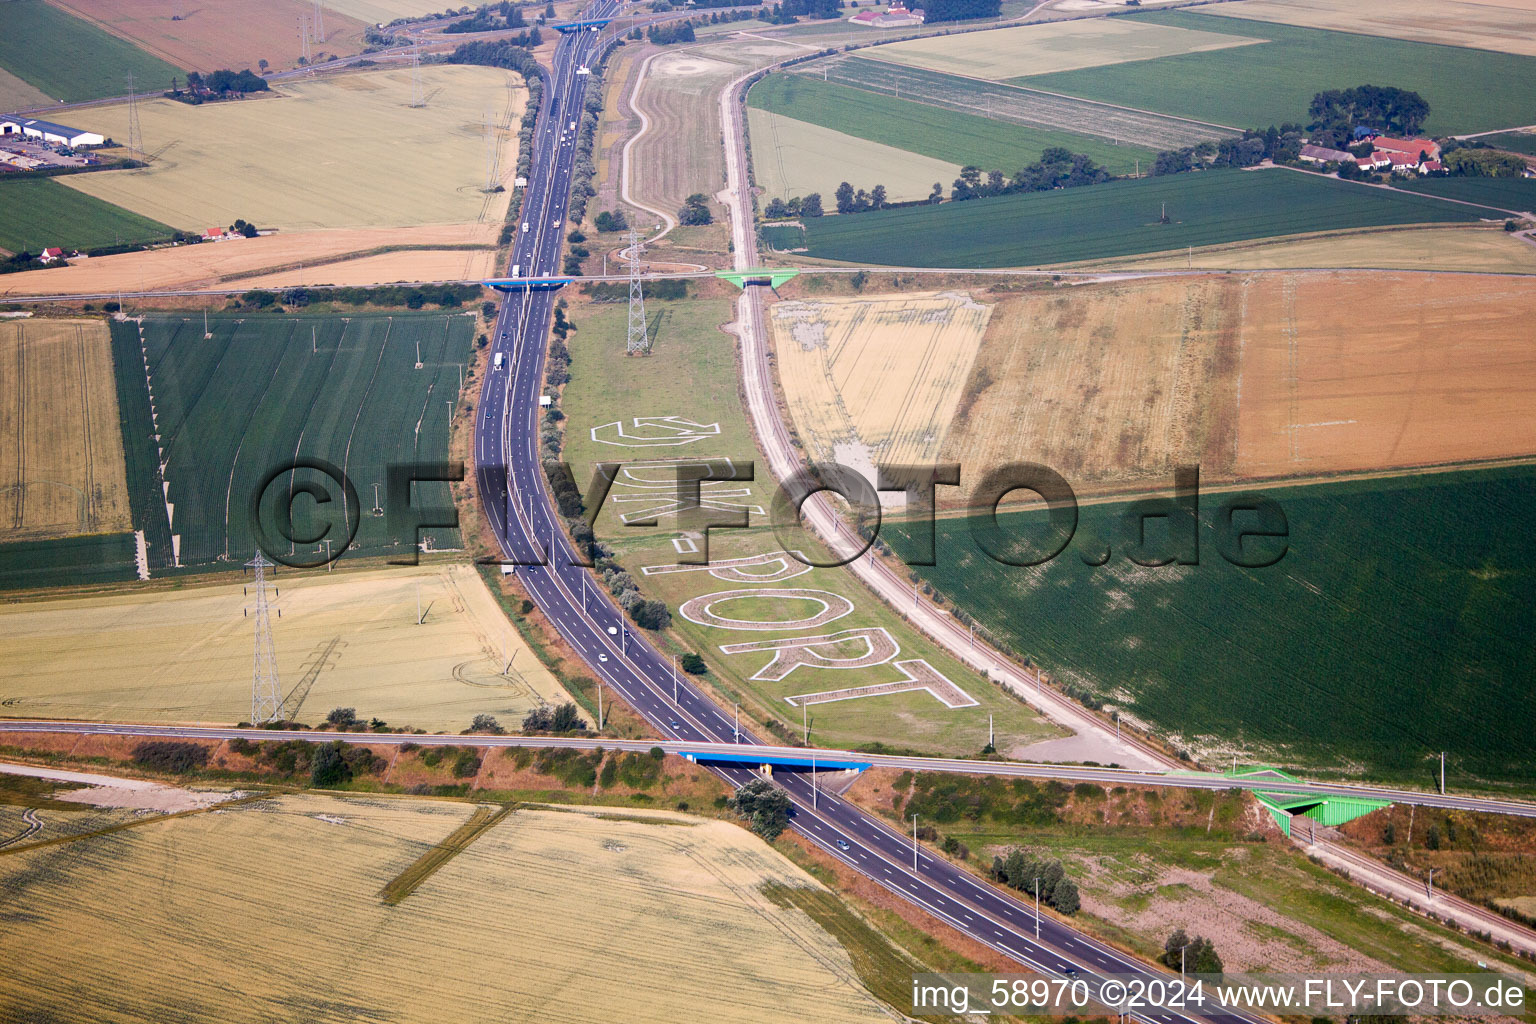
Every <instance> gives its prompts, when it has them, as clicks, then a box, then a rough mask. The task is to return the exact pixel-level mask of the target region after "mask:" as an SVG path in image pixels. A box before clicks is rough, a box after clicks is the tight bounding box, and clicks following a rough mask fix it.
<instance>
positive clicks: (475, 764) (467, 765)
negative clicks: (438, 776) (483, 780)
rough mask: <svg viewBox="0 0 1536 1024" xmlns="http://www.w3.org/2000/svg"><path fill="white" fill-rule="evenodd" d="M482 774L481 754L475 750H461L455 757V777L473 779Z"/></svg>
mask: <svg viewBox="0 0 1536 1024" xmlns="http://www.w3.org/2000/svg"><path fill="white" fill-rule="evenodd" d="M478 774H480V755H479V754H476V753H475V752H474V751H473V750H461V751H459V753H458V756H457V757H455V758H454V759H453V777H454V778H456V779H472V778H474V777H475V776H476V775H478Z"/></svg>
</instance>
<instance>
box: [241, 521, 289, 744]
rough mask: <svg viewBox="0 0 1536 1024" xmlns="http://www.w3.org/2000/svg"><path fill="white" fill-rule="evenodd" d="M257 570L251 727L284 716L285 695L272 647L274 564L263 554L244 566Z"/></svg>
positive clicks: (259, 554) (257, 553) (259, 553)
mask: <svg viewBox="0 0 1536 1024" xmlns="http://www.w3.org/2000/svg"><path fill="white" fill-rule="evenodd" d="M245 567H246V568H247V569H254V570H256V651H255V655H254V657H253V658H252V659H251V724H252V725H262V724H263V723H266V722H276V721H278V720H279V719H281V718H282V717H283V693H282V690H281V688H280V687H279V684H278V679H277V653H276V652H275V651H274V650H273V646H272V617H271V612H270V610H269V609H268V607H267V570H268V569H270V568H272V567H273V563H271V562H269V561H267V560H266V558H264V557H263V556H262V554H261V552H260V551H259V550H258V551H257V552H256V557H255V558H253V559H251V560H250V561H249V562H246V563H245Z"/></svg>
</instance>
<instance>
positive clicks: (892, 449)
mask: <svg viewBox="0 0 1536 1024" xmlns="http://www.w3.org/2000/svg"><path fill="white" fill-rule="evenodd" d="M772 312H773V337H774V352H775V357H776V360H777V364H778V370H779V379H780V381H781V382H782V384H783V387H784V394H785V398H786V400H787V401H788V403H789V409H790V414H791V416H792V417H793V419H794V424H795V429H796V430H797V431H798V433H799V435H800V438H801V440H802V441H804V443H805V444H806V446H807V453H808V454H809V455H810V456H811V457H812V458H814V459H817V460H830V459H834V458H835V459H836V460H837V461H838V462H841V463H843V464H844V465H856V464H861V463H863V462H865V461H866V460H868V461H872V462H881V463H891V464H897V463H905V464H911V463H930V462H934V461H936V459H937V456H938V453H939V451H940V450H941V448H942V447H943V445H944V441H945V434H946V432H947V429H948V426H949V423H950V421H951V420H952V419H953V418H954V416H955V410H956V407H957V405H958V404H959V402H960V394H961V389H962V387H963V386H964V384H965V382H966V377H967V374H968V373H969V372H970V368H971V361H972V359H973V358H974V357H975V355H976V350H977V348H978V347H979V346H980V345H981V339H982V335H983V333H984V332H985V331H986V328H987V320H988V317H989V316H990V315H991V313H992V307H991V306H988V305H985V304H983V303H980V302H976V301H975V300H973V299H972V298H971V297H970V296H969V295H967V294H965V293H963V292H938V293H932V292H930V293H922V292H917V293H910V294H902V295H877V296H871V297H869V298H861V299H825V300H797V301H791V302H779V303H776V304H775V305H774V306H773V311H772Z"/></svg>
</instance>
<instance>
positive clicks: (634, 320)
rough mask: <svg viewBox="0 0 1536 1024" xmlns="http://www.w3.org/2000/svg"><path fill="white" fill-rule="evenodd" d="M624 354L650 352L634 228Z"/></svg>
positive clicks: (630, 239)
mask: <svg viewBox="0 0 1536 1024" xmlns="http://www.w3.org/2000/svg"><path fill="white" fill-rule="evenodd" d="M624 354H625V355H627V356H648V355H650V354H651V346H650V342H649V339H648V332H647V331H646V329H645V292H644V291H643V290H642V289H641V287H640V236H639V235H638V234H636V232H635V229H634V228H630V229H629V335H628V338H627V339H626V341H625V344H624Z"/></svg>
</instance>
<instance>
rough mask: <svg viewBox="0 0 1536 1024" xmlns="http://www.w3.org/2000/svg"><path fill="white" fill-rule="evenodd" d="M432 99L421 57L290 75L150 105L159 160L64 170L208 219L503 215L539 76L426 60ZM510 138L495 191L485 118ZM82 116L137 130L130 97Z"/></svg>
mask: <svg viewBox="0 0 1536 1024" xmlns="http://www.w3.org/2000/svg"><path fill="white" fill-rule="evenodd" d="M421 75H422V80H423V87H424V90H425V95H426V98H427V102H426V105H425V106H423V107H419V108H412V107H411V106H410V101H411V73H410V71H409V70H408V69H394V70H385V71H365V72H358V73H357V74H350V75H342V76H338V77H335V78H327V79H322V80H312V81H304V82H298V83H295V84H292V85H288V84H284V85H282V86H280V87H279V88H278V89H277V90H276V92H277V95H274V96H271V97H263V98H260V99H250V100H241V101H228V102H224V103H205V104H203V105H202V106H197V107H192V106H188V105H186V104H184V103H178V102H176V101H175V100H167V99H155V100H150V101H148V102H145V103H141V104H140V105H139V118H140V121H141V123H142V134H143V138H144V143H145V149H146V150H147V151H148V153H149V154H150V165H149V166H148V167H146V168H143V169H139V170H131V171H111V172H107V173H103V174H76V175H69V176H67V177H65V178H60V179H59V181H60V182H61V183H64V184H66V185H68V186H69V187H71V188H76V189H79V190H80V191H82V192H86V193H89V194H90V195H93V196H96V197H97V198H99V199H104V200H106V201H107V202H110V203H116V204H117V205H119V206H123V207H126V208H127V209H130V210H133V211H135V212H137V213H141V214H143V215H145V216H147V217H152V218H154V219H155V220H158V221H161V222H162V223H165V224H170V225H173V226H175V227H178V228H182V229H186V230H202V229H204V228H208V227H213V226H225V225H229V224H233V223H234V222H235V220H236V219H237V218H243V219H245V220H248V221H251V222H252V223H254V224H257V225H259V226H260V227H263V228H280V229H282V230H285V231H293V230H316V229H321V228H360V227H402V226H407V225H414V224H464V223H480V224H498V223H499V221H500V220H501V218H502V217H503V215H504V214H505V212H506V208H507V203H508V200H509V198H510V195H511V192H510V187H511V184H512V177H513V174H514V172H515V169H516V165H517V159H516V149H517V124H518V119H519V118H520V117H521V116H522V112H523V105H524V103H525V101H526V99H527V90H526V89H524V88H523V86H522V84H521V79H520V78H519V77H518V76H516V75H514V74H513V73H512V72H510V71H504V70H501V69H499V68H485V67H468V66H462V65H436V66H428V67H424V68H422V69H421ZM487 111H491V112H492V118H493V120H494V122H495V123H494V126H493V127H494V130H495V131H496V132H497V133H498V135H499V137H500V139H501V140H502V146H501V150H500V156H499V160H498V166H497V170H496V179H497V180H498V181H499V182H500V183H501V184H503V185H504V186H506V187H507V189H508V191H504V192H499V193H487V192H485V191H484V190H483V189H484V185H485V182H486V160H485V139H484V118H485V114H486V112H487ZM72 116H73V118H74V122H73V123H75V124H77V125H78V126H79V127H82V128H86V129H89V130H92V131H98V132H101V133H103V134H106V135H109V136H111V137H113V138H116V139H126V138H127V137H128V108H127V106H126V105H113V106H103V107H86V108H82V109H80V110H79V111H77V112H73V114H72Z"/></svg>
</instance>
